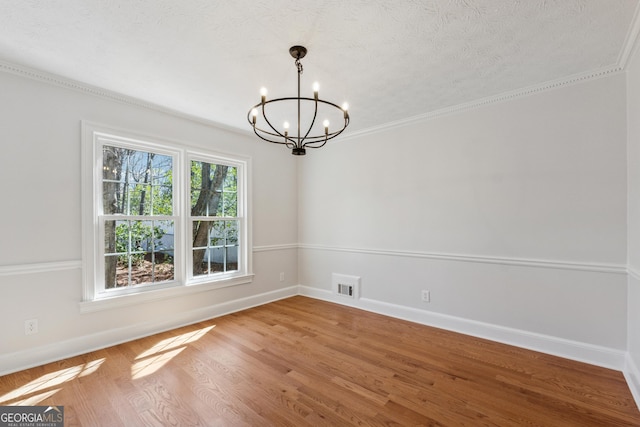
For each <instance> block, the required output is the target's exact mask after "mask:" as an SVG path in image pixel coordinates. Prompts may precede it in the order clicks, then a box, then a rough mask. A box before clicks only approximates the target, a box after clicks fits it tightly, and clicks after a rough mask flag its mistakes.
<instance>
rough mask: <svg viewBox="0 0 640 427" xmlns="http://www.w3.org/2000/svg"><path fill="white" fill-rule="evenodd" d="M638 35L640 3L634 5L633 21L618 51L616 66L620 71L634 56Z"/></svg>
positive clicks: (639, 30) (639, 28) (639, 29)
mask: <svg viewBox="0 0 640 427" xmlns="http://www.w3.org/2000/svg"><path fill="white" fill-rule="evenodd" d="M639 34H640V3H638V4H637V5H636V10H635V11H634V13H633V19H632V20H631V25H630V26H629V31H628V32H627V35H626V37H625V39H624V43H623V44H622V49H620V55H619V57H618V62H617V64H618V66H619V67H620V68H621V69H623V70H624V69H626V68H627V65H628V64H629V60H630V59H631V57H632V56H633V55H634V52H635V51H636V50H637V49H638V35H639Z"/></svg>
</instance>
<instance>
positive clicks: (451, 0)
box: [0, 0, 638, 132]
mask: <svg viewBox="0 0 640 427" xmlns="http://www.w3.org/2000/svg"><path fill="white" fill-rule="evenodd" d="M637 6H638V0H387V1H381V0H323V1H320V0H233V1H213V0H184V1H176V0H109V1H106V0H47V1H42V0H2V1H0V61H2V62H3V63H9V64H16V65H18V66H22V67H28V68H35V69H38V70H43V71H46V72H49V73H52V74H55V75H59V76H62V77H65V78H69V79H72V80H76V81H79V82H82V83H85V84H88V85H92V86H97V87H100V88H104V89H107V90H109V91H113V92H117V93H120V94H124V95H128V96H131V97H134V98H138V99H141V100H143V101H147V102H150V103H154V104H158V105H160V106H163V107H167V108H170V109H173V110H177V111H180V112H183V113H186V114H189V115H193V116H197V117H200V118H203V119H207V120H211V121H214V122H218V123H222V124H224V125H228V126H232V127H237V128H240V129H245V130H246V129H248V125H247V123H246V114H247V111H248V109H249V107H250V106H251V105H253V104H255V103H257V102H258V101H259V93H258V91H259V89H260V87H261V86H266V87H268V88H269V94H270V96H271V97H279V96H294V95H295V92H296V70H295V67H294V65H293V59H292V58H291V57H290V56H289V53H288V49H289V47H290V46H292V45H294V44H302V45H304V46H306V47H307V48H308V49H309V53H308V55H307V57H306V58H305V59H303V61H302V62H303V65H304V74H303V77H302V79H303V81H302V86H303V91H304V90H307V89H306V88H307V87H308V88H309V89H308V94H306V95H307V96H311V89H310V87H311V84H312V82H313V81H316V80H317V81H319V82H320V85H321V89H320V96H321V98H325V99H327V100H330V101H333V102H336V103H339V104H341V103H342V102H343V101H348V102H349V104H350V106H351V107H350V111H351V119H352V125H351V127H350V129H349V130H351V131H352V132H353V131H360V130H365V129H371V128H375V127H377V126H379V125H384V124H386V123H390V122H395V121H399V120H404V119H407V118H411V117H415V116H423V115H427V114H429V113H432V112H435V111H440V110H442V109H446V108H449V107H453V106H456V105H460V104H465V103H469V102H473V101H477V100H481V99H484V98H487V97H494V96H497V95H500V94H504V93H507V92H512V91H517V90H521V89H523V88H529V87H532V86H536V85H542V84H545V83H547V82H555V81H558V80H563V79H571V78H573V77H574V76H577V75H583V74H585V73H587V74H588V73H594V74H598V73H601V72H608V71H612V70H619V69H620V68H621V66H623V65H624V64H622V63H621V62H622V61H623V58H624V55H625V51H628V49H629V44H630V42H629V40H630V35H632V30H633V28H634V16H635V13H636V8H637Z"/></svg>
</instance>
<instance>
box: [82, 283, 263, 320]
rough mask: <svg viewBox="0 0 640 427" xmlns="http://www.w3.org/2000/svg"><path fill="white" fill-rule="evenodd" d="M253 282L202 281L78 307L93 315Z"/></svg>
mask: <svg viewBox="0 0 640 427" xmlns="http://www.w3.org/2000/svg"><path fill="white" fill-rule="evenodd" d="M252 281H253V274H245V275H242V276H234V277H230V278H226V279H222V280H216V281H202V282H198V283H194V284H189V285H186V286H185V285H183V286H174V287H170V288H163V289H154V290H148V291H143V292H139V293H135V294H126V295H114V296H106V297H102V298H96V299H94V300H90V301H81V302H80V303H79V304H78V305H79V308H80V313H93V312H96V311H102V310H111V309H116V308H121V307H128V306H134V305H139V304H144V303H147V302H150V301H157V300H163V299H171V298H176V297H180V296H186V295H191V294H195V293H199V292H206V291H211V290H214V289H220V288H226V287H228V286H236V285H244V284H247V283H251V282H252Z"/></svg>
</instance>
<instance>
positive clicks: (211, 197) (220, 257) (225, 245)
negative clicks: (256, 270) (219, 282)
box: [190, 160, 240, 277]
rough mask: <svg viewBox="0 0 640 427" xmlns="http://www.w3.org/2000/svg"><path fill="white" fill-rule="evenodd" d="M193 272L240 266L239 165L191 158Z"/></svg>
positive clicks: (201, 273) (200, 273)
mask: <svg viewBox="0 0 640 427" xmlns="http://www.w3.org/2000/svg"><path fill="white" fill-rule="evenodd" d="M190 224H191V230H192V239H191V241H192V242H193V244H192V246H191V267H192V269H191V273H192V276H193V277H201V276H205V277H209V276H212V275H216V274H219V273H228V272H233V271H237V270H238V248H239V240H238V232H239V230H240V218H239V217H238V169H237V168H236V167H234V166H228V165H224V164H212V163H208V162H204V161H197V160H192V161H191V218H190Z"/></svg>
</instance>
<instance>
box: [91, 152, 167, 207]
mask: <svg viewBox="0 0 640 427" xmlns="http://www.w3.org/2000/svg"><path fill="white" fill-rule="evenodd" d="M102 157H103V159H102V162H103V164H102V179H103V183H102V193H103V194H102V197H103V206H104V207H103V209H104V213H105V214H115V213H123V214H126V215H171V214H172V211H173V202H172V198H173V194H172V180H173V173H172V167H173V159H172V158H171V156H165V155H160V154H156V153H150V152H146V151H137V150H131V149H126V148H120V147H112V146H104V147H103V150H102ZM156 198H158V200H155V199H156ZM154 209H158V210H159V211H160V212H154Z"/></svg>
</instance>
